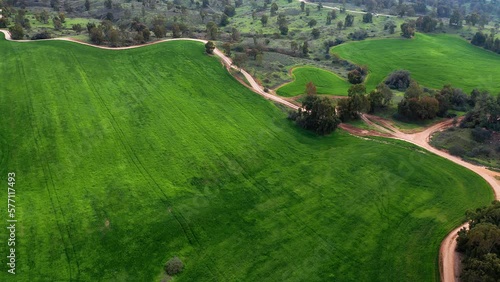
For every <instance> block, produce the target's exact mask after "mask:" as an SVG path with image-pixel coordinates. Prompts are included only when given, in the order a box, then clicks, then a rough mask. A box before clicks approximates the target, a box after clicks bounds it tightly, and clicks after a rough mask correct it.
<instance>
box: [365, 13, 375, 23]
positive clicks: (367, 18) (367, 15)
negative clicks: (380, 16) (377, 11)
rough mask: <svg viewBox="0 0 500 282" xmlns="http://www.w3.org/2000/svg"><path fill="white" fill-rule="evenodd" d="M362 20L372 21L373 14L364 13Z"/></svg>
mask: <svg viewBox="0 0 500 282" xmlns="http://www.w3.org/2000/svg"><path fill="white" fill-rule="evenodd" d="M363 22H364V23H372V22H373V14H372V13H366V14H364V15H363Z"/></svg>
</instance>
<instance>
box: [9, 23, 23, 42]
mask: <svg viewBox="0 0 500 282" xmlns="http://www.w3.org/2000/svg"><path fill="white" fill-rule="evenodd" d="M9 32H10V35H11V37H12V39H14V40H19V39H23V37H24V30H23V26H22V25H21V24H19V23H16V24H15V25H14V26H11V27H10V28H9Z"/></svg>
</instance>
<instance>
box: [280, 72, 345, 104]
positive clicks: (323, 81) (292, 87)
mask: <svg viewBox="0 0 500 282" xmlns="http://www.w3.org/2000/svg"><path fill="white" fill-rule="evenodd" d="M292 75H293V78H294V80H293V81H292V82H290V83H287V84H285V85H283V86H281V87H280V88H278V89H277V90H276V93H277V94H278V95H280V96H285V97H293V96H297V95H302V94H305V89H306V84H307V83H309V82H310V81H312V82H313V83H314V85H316V90H317V92H318V94H331V95H343V96H346V95H347V90H348V89H349V86H350V84H349V83H348V82H347V81H345V80H344V79H342V78H340V77H339V76H337V75H336V74H334V73H332V72H329V71H326V70H322V69H319V68H314V67H298V68H294V69H293V70H292Z"/></svg>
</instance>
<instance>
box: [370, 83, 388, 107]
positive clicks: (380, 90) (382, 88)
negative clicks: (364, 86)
mask: <svg viewBox="0 0 500 282" xmlns="http://www.w3.org/2000/svg"><path fill="white" fill-rule="evenodd" d="M393 96H394V94H393V93H392V91H391V89H389V87H388V86H387V85H385V84H384V83H380V84H379V85H377V87H376V88H375V89H373V90H372V91H371V92H370V94H368V100H369V101H370V112H375V111H376V110H377V109H381V108H384V107H387V106H389V105H390V104H391V101H392V97H393Z"/></svg>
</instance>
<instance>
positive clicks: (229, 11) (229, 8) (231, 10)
mask: <svg viewBox="0 0 500 282" xmlns="http://www.w3.org/2000/svg"><path fill="white" fill-rule="evenodd" d="M224 14H226V15H227V16H228V17H232V16H234V15H236V9H235V8H234V6H231V5H226V7H224Z"/></svg>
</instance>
